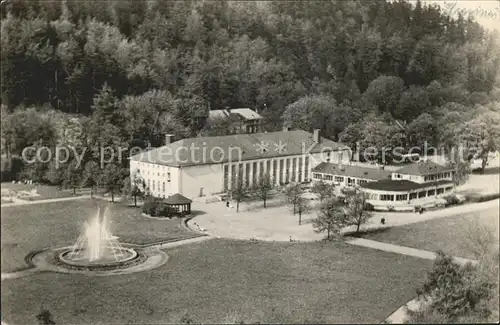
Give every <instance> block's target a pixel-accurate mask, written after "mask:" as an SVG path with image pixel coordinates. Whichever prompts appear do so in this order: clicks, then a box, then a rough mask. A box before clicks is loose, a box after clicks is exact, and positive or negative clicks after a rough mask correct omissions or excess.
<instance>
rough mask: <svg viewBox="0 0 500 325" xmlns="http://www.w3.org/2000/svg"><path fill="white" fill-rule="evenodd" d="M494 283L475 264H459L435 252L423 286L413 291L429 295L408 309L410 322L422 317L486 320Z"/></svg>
mask: <svg viewBox="0 0 500 325" xmlns="http://www.w3.org/2000/svg"><path fill="white" fill-rule="evenodd" d="M493 288H494V283H493V282H492V281H490V279H488V278H486V277H484V276H483V275H482V272H481V270H480V268H479V266H477V265H473V264H471V263H468V264H465V265H459V264H457V263H455V262H454V261H453V259H452V257H451V256H447V255H445V254H444V253H442V252H438V254H437V258H436V260H435V262H434V267H433V269H432V270H431V271H430V272H429V274H428V276H427V280H426V282H425V283H424V285H423V287H422V288H421V289H419V290H418V291H417V293H418V295H419V297H421V298H429V297H432V298H431V300H429V301H428V302H429V304H428V306H426V308H423V309H422V310H419V311H417V312H413V313H411V312H410V315H409V316H410V318H411V320H410V322H409V323H416V322H419V321H422V319H427V320H429V319H434V320H436V319H442V320H446V322H447V323H448V322H456V321H459V320H460V319H461V318H464V317H474V318H476V319H487V318H488V317H489V316H490V314H491V312H492V311H491V310H490V308H488V306H487V304H485V303H486V302H488V301H489V300H490V299H491V298H492V296H493V290H492V289H493Z"/></svg>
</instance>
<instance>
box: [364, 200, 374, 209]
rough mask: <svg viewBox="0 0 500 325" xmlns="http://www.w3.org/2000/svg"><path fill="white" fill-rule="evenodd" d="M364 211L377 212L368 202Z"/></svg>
mask: <svg viewBox="0 0 500 325" xmlns="http://www.w3.org/2000/svg"><path fill="white" fill-rule="evenodd" d="M363 209H364V210H366V211H375V207H374V206H373V204H371V203H368V202H365V205H364V207H363Z"/></svg>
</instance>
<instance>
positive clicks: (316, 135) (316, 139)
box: [313, 129, 319, 143]
mask: <svg viewBox="0 0 500 325" xmlns="http://www.w3.org/2000/svg"><path fill="white" fill-rule="evenodd" d="M313 141H314V142H316V143H319V129H314V132H313Z"/></svg>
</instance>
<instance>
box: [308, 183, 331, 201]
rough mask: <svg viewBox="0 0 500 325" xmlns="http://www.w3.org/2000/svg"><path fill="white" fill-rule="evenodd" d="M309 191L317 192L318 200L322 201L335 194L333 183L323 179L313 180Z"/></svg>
mask: <svg viewBox="0 0 500 325" xmlns="http://www.w3.org/2000/svg"><path fill="white" fill-rule="evenodd" d="M311 192H313V193H316V194H318V196H319V200H320V201H321V202H324V201H325V200H327V199H331V198H333V197H334V196H335V185H334V184H332V183H327V182H324V181H320V182H314V184H313V186H312V187H311Z"/></svg>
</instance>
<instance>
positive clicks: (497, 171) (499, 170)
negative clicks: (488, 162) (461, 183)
mask: <svg viewBox="0 0 500 325" xmlns="http://www.w3.org/2000/svg"><path fill="white" fill-rule="evenodd" d="M472 174H474V175H495V174H500V167H486V168H485V169H484V171H481V170H473V171H472Z"/></svg>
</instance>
